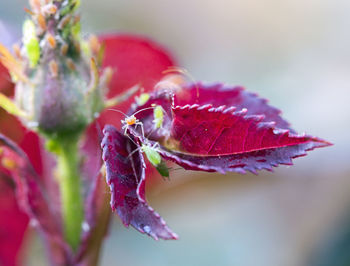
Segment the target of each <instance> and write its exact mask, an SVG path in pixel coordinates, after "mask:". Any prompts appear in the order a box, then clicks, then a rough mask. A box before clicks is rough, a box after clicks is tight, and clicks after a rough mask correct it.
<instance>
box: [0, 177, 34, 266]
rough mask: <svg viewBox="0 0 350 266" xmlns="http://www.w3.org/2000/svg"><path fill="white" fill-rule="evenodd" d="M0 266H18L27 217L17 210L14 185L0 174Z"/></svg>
mask: <svg viewBox="0 0 350 266" xmlns="http://www.w3.org/2000/svg"><path fill="white" fill-rule="evenodd" d="M0 217H1V219H0V265H5V266H6V265H8V266H10V265H18V264H19V261H20V260H19V258H18V253H19V250H20V248H21V246H22V242H23V238H24V233H25V231H26V229H27V224H28V216H27V215H26V214H25V213H24V212H23V211H22V210H20V209H19V207H18V204H17V201H16V197H15V193H14V184H13V182H12V180H10V178H9V177H7V176H5V175H3V174H1V173H0Z"/></svg>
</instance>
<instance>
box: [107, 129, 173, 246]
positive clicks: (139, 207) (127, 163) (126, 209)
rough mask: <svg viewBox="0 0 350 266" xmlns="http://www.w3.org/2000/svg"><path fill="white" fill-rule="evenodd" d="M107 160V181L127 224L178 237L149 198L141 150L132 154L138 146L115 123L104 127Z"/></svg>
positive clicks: (156, 235)
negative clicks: (155, 210) (146, 193)
mask: <svg viewBox="0 0 350 266" xmlns="http://www.w3.org/2000/svg"><path fill="white" fill-rule="evenodd" d="M103 133H104V139H103V141H102V144H101V145H102V149H103V160H104V161H105V164H106V170H107V176H106V178H107V183H108V185H109V186H110V188H111V207H112V209H113V211H116V212H117V213H118V215H119V217H120V218H121V220H122V221H123V223H124V225H125V226H129V225H130V224H131V225H132V226H133V227H134V228H135V229H137V230H138V231H140V232H141V233H146V234H148V235H150V236H151V237H153V238H154V239H156V240H157V239H158V238H162V239H176V238H177V235H176V234H175V233H173V232H172V231H171V230H170V229H169V228H168V227H167V226H166V224H165V222H164V220H163V219H162V218H161V217H160V216H159V214H158V213H156V212H154V210H153V209H152V208H151V207H149V206H148V205H147V202H146V199H145V181H146V177H145V162H144V158H143V155H142V153H141V152H135V153H133V155H132V156H130V155H129V154H130V153H131V152H132V151H134V150H135V149H138V147H137V146H136V145H135V144H134V143H133V142H132V141H131V140H130V139H128V138H127V137H125V136H124V135H122V134H121V133H119V132H118V131H117V130H116V128H114V127H113V126H110V125H107V126H106V127H105V128H104V131H103Z"/></svg>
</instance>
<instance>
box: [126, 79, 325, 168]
mask: <svg viewBox="0 0 350 266" xmlns="http://www.w3.org/2000/svg"><path fill="white" fill-rule="evenodd" d="M210 102H213V104H211V103H210ZM220 103H222V104H220ZM154 104H156V105H161V106H162V107H163V109H164V110H165V115H164V123H163V127H162V128H160V129H156V128H155V126H154V123H153V119H154V118H153V113H152V111H151V110H144V111H142V112H139V113H138V114H137V118H138V119H140V120H141V121H142V123H143V125H144V129H145V132H146V134H145V135H146V136H149V139H150V140H153V141H157V142H160V144H162V146H161V148H160V149H159V153H160V154H161V155H162V156H163V157H164V158H165V159H168V160H171V161H174V162H176V163H177V164H179V165H181V166H183V167H184V168H186V169H192V170H202V171H218V172H221V173H224V172H227V171H235V172H240V173H244V172H245V171H251V172H253V173H256V170H260V169H267V170H271V169H272V166H277V165H279V164H292V161H291V159H293V158H296V157H299V156H303V155H305V154H306V151H309V150H312V149H314V148H318V147H324V146H328V145H330V143H329V142H326V141H324V140H322V139H318V138H315V137H311V136H308V135H298V134H296V133H295V132H294V131H293V130H292V129H289V125H288V123H287V122H286V121H285V120H283V119H282V118H281V117H280V115H279V114H280V111H279V110H278V109H276V108H273V107H271V106H269V105H267V103H266V100H263V99H260V98H259V97H257V96H256V95H255V94H252V93H248V92H246V91H245V90H243V89H242V88H241V87H227V86H223V85H220V84H217V85H208V86H206V85H203V84H202V83H197V84H194V85H191V86H189V87H187V88H182V89H181V90H178V91H175V92H174V94H172V93H166V92H161V91H160V92H155V93H154V94H153V95H152V96H151V98H150V100H149V101H148V102H147V103H146V104H145V105H143V106H140V107H138V108H136V109H134V110H132V112H134V111H139V110H142V109H143V108H147V107H150V106H152V105H154ZM130 132H131V133H134V134H135V135H136V136H140V131H135V130H131V131H130Z"/></svg>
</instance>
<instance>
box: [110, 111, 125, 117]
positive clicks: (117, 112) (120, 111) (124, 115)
mask: <svg viewBox="0 0 350 266" xmlns="http://www.w3.org/2000/svg"><path fill="white" fill-rule="evenodd" d="M107 110H108V111H113V112H117V113H120V114H122V115H124V116H125V117H128V116H127V115H126V114H125V113H124V112H122V111H120V110H118V109H107Z"/></svg>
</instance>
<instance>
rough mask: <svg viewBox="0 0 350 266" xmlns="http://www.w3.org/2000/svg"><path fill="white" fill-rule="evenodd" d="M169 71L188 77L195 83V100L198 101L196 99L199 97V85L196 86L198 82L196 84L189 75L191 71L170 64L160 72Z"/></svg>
mask: <svg viewBox="0 0 350 266" xmlns="http://www.w3.org/2000/svg"><path fill="white" fill-rule="evenodd" d="M169 73H179V74H181V75H184V76H185V77H187V78H188V79H190V80H191V81H192V83H193V84H195V86H196V93H197V101H198V99H199V87H198V84H197V82H196V80H195V78H194V77H193V76H192V75H191V73H190V72H189V71H188V70H187V69H185V68H182V67H176V66H171V67H168V69H166V70H164V71H163V72H162V74H169Z"/></svg>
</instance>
